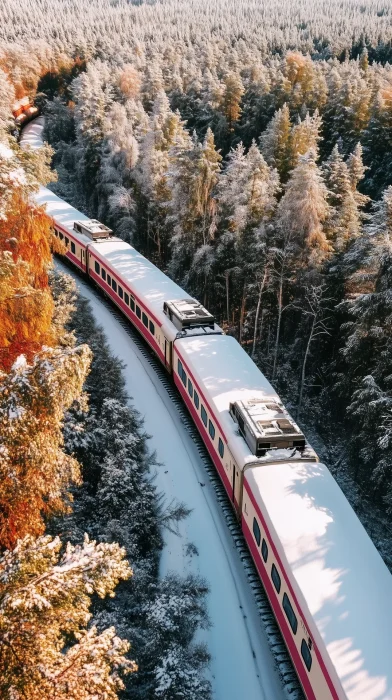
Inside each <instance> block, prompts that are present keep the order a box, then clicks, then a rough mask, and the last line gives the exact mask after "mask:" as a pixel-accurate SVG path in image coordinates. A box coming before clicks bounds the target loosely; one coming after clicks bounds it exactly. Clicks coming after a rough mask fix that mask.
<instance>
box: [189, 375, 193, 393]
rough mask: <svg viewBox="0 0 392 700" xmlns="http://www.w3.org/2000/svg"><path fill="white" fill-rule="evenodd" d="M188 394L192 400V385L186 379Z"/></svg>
mask: <svg viewBox="0 0 392 700" xmlns="http://www.w3.org/2000/svg"><path fill="white" fill-rule="evenodd" d="M188 394H189V396H190V397H191V398H192V396H193V384H192V382H191V380H190V379H188Z"/></svg>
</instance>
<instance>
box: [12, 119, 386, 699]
mask: <svg viewBox="0 0 392 700" xmlns="http://www.w3.org/2000/svg"><path fill="white" fill-rule="evenodd" d="M41 132H42V118H41V120H38V123H37V122H32V123H31V124H30V125H29V126H27V127H26V129H25V130H24V131H23V134H22V140H21V145H22V147H24V148H26V147H28V146H29V144H30V145H32V146H33V147H36V146H37V143H39V142H40V133H41ZM41 142H42V139H41ZM35 200H36V202H37V204H38V205H39V206H42V207H44V208H45V210H46V213H47V216H48V217H49V219H50V222H51V225H52V228H53V231H54V235H55V236H56V237H57V238H59V239H60V240H61V241H62V242H63V243H64V246H65V248H64V250H65V256H66V258H67V259H68V261H69V263H71V264H72V265H73V266H74V267H75V268H77V269H78V270H79V271H80V272H81V273H82V274H83V275H84V276H85V277H86V278H87V279H88V280H90V282H92V283H93V284H94V285H96V286H97V287H99V289H100V290H102V292H104V294H105V295H106V296H107V297H109V298H110V299H111V300H112V302H113V303H114V304H115V305H116V306H117V307H118V309H120V311H121V312H122V314H123V315H124V316H125V317H126V318H127V319H128V320H129V322H130V323H131V324H132V325H133V326H134V327H135V328H136V329H137V330H138V331H139V332H140V334H141V335H142V336H143V338H144V339H145V341H146V342H147V343H148V345H149V346H150V348H151V349H152V351H153V352H154V353H155V355H156V356H157V357H158V358H159V360H160V362H161V363H162V365H163V366H164V367H165V368H166V370H167V372H168V373H170V374H171V375H172V377H173V381H174V383H175V385H176V387H177V389H178V391H179V393H180V395H181V397H182V399H183V401H184V403H185V405H186V406H187V408H188V410H189V413H190V415H191V417H192V419H193V421H194V423H195V425H196V427H197V429H198V431H199V433H200V435H201V438H202V440H203V442H204V444H205V445H206V448H207V450H208V452H209V454H210V456H211V459H212V461H213V463H214V465H215V467H216V470H217V471H218V473H219V475H220V478H221V480H222V483H223V485H224V487H225V490H226V492H227V497H228V499H229V500H230V502H231V504H232V506H233V508H234V510H235V512H236V514H237V517H238V520H239V522H240V524H241V529H242V532H243V535H244V538H245V541H246V543H247V545H248V547H249V550H250V552H251V555H252V558H253V561H254V563H255V566H256V568H257V571H258V573H259V576H260V579H261V581H262V584H263V587H264V589H265V591H266V594H267V596H268V598H269V601H270V604H271V608H272V610H273V612H274V615H275V617H276V620H277V622H278V625H279V627H280V630H281V633H282V636H283V639H284V641H285V644H286V646H287V649H288V651H289V654H290V657H291V659H292V662H293V665H294V668H295V670H296V673H297V675H298V679H299V681H300V683H301V686H302V688H303V692H304V695H305V697H306V698H307V700H345V699H348V700H392V605H391V600H392V576H391V574H390V572H389V571H388V569H387V567H386V565H385V563H384V562H383V560H382V558H381V556H380V554H379V553H378V551H377V549H376V548H375V546H374V545H373V543H372V541H371V540H370V538H369V537H368V535H367V533H366V532H365V530H364V528H363V526H362V524H361V523H360V521H359V520H358V518H357V516H356V515H355V513H354V511H353V510H352V508H351V506H350V505H349V503H348V501H347V499H346V498H345V496H344V494H343V493H342V491H341V489H340V488H339V486H338V484H337V482H336V481H335V479H334V478H333V476H332V474H331V473H330V471H329V470H328V468H327V467H326V466H325V465H324V464H322V463H320V461H319V460H318V458H317V455H316V453H315V452H314V450H313V449H312V447H311V446H310V445H309V443H308V442H307V440H306V437H305V435H304V434H303V432H302V431H301V429H300V427H299V426H298V425H297V424H296V422H295V421H294V420H293V418H292V416H291V415H290V413H289V412H288V411H287V410H286V408H285V406H284V405H283V403H282V401H281V400H280V398H279V396H278V394H277V393H276V391H275V390H274V388H273V387H272V386H271V384H270V383H269V381H268V380H267V379H266V377H265V376H264V375H263V374H262V372H261V371H260V370H259V369H258V368H257V367H256V365H255V364H254V362H253V361H252V359H251V358H250V357H249V355H248V354H247V353H246V352H245V350H244V349H243V348H242V347H241V345H240V344H239V343H238V342H237V341H236V340H235V339H234V338H233V337H230V336H228V335H225V334H224V332H223V331H222V329H221V328H220V327H219V325H218V324H217V323H216V320H215V319H214V317H213V315H212V314H211V313H210V312H209V311H208V310H207V309H205V308H204V307H203V305H202V304H200V303H199V301H198V300H197V299H194V298H192V297H190V296H189V295H188V294H187V293H186V292H185V291H184V290H183V289H181V288H180V287H179V286H178V285H177V284H176V283H175V282H173V281H172V280H171V279H170V278H169V277H167V276H166V275H165V274H164V273H163V272H162V271H161V270H159V269H158V268H157V267H155V266H154V265H153V264H152V263H151V262H150V261H149V260H148V259H146V258H145V257H144V256H143V255H141V254H140V253H139V252H138V251H137V250H136V249H135V248H133V247H132V246H131V245H129V244H128V243H126V242H124V241H123V240H121V239H120V238H117V237H115V236H113V232H112V231H111V229H109V228H108V227H107V226H105V225H104V224H102V223H100V222H99V221H97V220H95V219H89V218H88V217H87V216H85V215H84V214H82V213H81V212H79V211H77V210H76V209H74V208H73V207H72V206H71V205H70V204H68V203H67V202H65V201H63V200H62V199H60V198H59V197H57V196H56V195H55V194H54V193H53V192H51V191H50V190H49V189H47V188H45V187H41V188H40V190H39V192H38V193H37V194H36V196H35ZM222 586H224V581H222ZM227 614H228V615H229V614H230V611H229V610H228V611H227ZM244 693H245V691H244ZM241 700H242V699H241ZM244 700H246V693H245V694H244ZM269 700H273V698H271V699H269Z"/></svg>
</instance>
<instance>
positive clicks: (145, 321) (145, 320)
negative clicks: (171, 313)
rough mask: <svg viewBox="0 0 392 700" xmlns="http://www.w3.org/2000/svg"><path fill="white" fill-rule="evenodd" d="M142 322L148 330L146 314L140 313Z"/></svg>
mask: <svg viewBox="0 0 392 700" xmlns="http://www.w3.org/2000/svg"><path fill="white" fill-rule="evenodd" d="M142 321H143V324H144V325H145V326H146V328H148V316H147V314H145V313H144V311H143V313H142Z"/></svg>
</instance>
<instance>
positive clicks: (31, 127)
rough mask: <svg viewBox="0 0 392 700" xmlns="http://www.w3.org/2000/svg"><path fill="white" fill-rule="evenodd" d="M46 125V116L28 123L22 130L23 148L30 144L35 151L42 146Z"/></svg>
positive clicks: (21, 142) (21, 141)
mask: <svg viewBox="0 0 392 700" xmlns="http://www.w3.org/2000/svg"><path fill="white" fill-rule="evenodd" d="M44 126H45V117H37V119H34V121H32V122H30V124H27V126H25V127H24V129H23V131H22V135H21V137H20V145H21V147H22V148H25V147H26V146H28V147H29V148H31V149H32V150H33V151H35V150H37V149H38V148H42V143H43V140H42V132H43V129H44ZM48 191H49V190H48Z"/></svg>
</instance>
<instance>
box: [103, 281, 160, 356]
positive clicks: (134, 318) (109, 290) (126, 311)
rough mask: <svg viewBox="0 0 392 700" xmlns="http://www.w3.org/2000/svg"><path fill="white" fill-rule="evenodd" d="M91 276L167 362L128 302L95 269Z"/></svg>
mask: <svg viewBox="0 0 392 700" xmlns="http://www.w3.org/2000/svg"><path fill="white" fill-rule="evenodd" d="M89 277H91V278H92V279H93V280H95V281H96V282H97V284H98V285H99V286H100V287H101V289H103V291H104V292H105V293H106V294H108V295H109V296H110V297H111V299H112V300H113V301H114V302H115V304H116V306H118V307H119V308H120V309H121V311H122V312H123V314H124V315H125V316H126V317H127V318H128V319H129V320H130V322H131V323H132V324H133V325H134V326H135V327H136V328H137V329H138V331H140V333H141V335H142V336H143V338H144V339H145V340H146V341H147V343H148V344H149V345H151V347H152V349H153V350H154V352H156V354H157V355H158V356H159V358H160V359H161V360H162V362H163V363H164V364H165V356H164V354H163V352H162V350H161V348H160V347H159V345H158V343H157V342H156V340H155V338H154V336H153V335H152V334H151V333H149V335H147V334H146V332H145V331H146V330H147V329H146V328H145V326H144V325H143V323H142V322H141V321H139V319H138V317H137V316H136V314H133V315H132V316H131V310H130V309H129V308H128V306H127V305H126V304H124V302H123V301H121V299H120V298H119V297H117V295H116V294H115V293H114V292H113V290H112V288H111V287H109V285H108V284H106V282H104V281H103V280H102V279H101V277H99V275H97V274H96V273H95V272H93V270H91V269H90V270H89Z"/></svg>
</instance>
